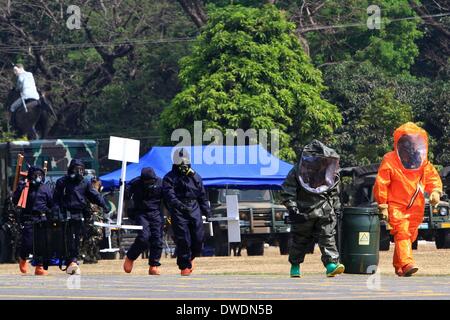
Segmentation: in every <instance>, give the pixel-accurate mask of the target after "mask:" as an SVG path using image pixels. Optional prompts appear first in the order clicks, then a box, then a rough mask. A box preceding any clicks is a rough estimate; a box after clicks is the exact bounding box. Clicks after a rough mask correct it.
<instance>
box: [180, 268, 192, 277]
mask: <svg viewBox="0 0 450 320" xmlns="http://www.w3.org/2000/svg"><path fill="white" fill-rule="evenodd" d="M191 273H192V269H190V268H186V269H183V270H181V275H182V276H190V275H191Z"/></svg>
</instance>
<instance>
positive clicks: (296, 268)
mask: <svg viewBox="0 0 450 320" xmlns="http://www.w3.org/2000/svg"><path fill="white" fill-rule="evenodd" d="M301 277H302V274H301V272H300V265H299V264H291V278H301Z"/></svg>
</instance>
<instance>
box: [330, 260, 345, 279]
mask: <svg viewBox="0 0 450 320" xmlns="http://www.w3.org/2000/svg"><path fill="white" fill-rule="evenodd" d="M326 268H327V277H334V276H335V275H337V274H341V273H343V272H344V270H345V267H344V265H343V264H340V263H338V264H335V263H329V264H327V266H326Z"/></svg>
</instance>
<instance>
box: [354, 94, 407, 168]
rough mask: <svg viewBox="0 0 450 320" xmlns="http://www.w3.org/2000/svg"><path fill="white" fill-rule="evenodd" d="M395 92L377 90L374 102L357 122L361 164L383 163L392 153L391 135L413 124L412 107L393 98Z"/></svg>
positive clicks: (357, 151) (358, 151)
mask: <svg viewBox="0 0 450 320" xmlns="http://www.w3.org/2000/svg"><path fill="white" fill-rule="evenodd" d="M394 94H395V91H394V90H393V89H376V90H375V93H374V97H373V100H372V101H371V102H370V103H369V105H368V106H367V108H365V110H364V112H363V114H362V115H361V118H360V119H358V121H356V125H355V129H356V130H357V131H358V132H359V134H358V135H357V136H356V141H355V142H356V145H355V148H356V159H357V160H358V162H359V163H361V164H371V163H377V162H380V161H381V159H382V158H383V155H384V154H385V153H386V152H388V151H391V150H392V146H393V138H392V133H393V132H394V131H395V129H396V128H398V127H399V126H400V125H402V124H404V123H406V122H408V121H412V109H411V106H409V105H407V104H404V103H401V102H400V101H398V100H397V99H395V97H394Z"/></svg>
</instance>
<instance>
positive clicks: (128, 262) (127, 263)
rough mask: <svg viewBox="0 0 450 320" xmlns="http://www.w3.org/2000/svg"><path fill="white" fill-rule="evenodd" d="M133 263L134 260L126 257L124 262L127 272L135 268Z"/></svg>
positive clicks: (124, 269)
mask: <svg viewBox="0 0 450 320" xmlns="http://www.w3.org/2000/svg"><path fill="white" fill-rule="evenodd" d="M133 264H134V260H131V259H128V257H125V261H124V262H123V271H125V272H126V273H130V272H131V270H133Z"/></svg>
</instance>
